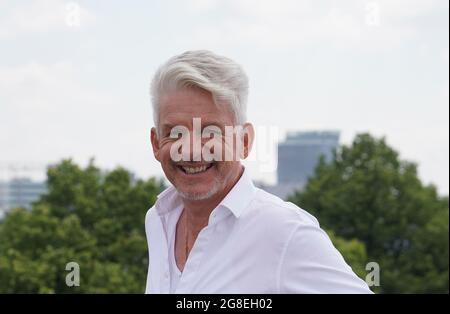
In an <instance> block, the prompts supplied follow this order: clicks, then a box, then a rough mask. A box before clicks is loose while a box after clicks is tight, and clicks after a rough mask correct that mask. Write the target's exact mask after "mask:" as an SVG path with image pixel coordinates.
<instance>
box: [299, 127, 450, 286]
mask: <svg viewBox="0 0 450 314" xmlns="http://www.w3.org/2000/svg"><path fill="white" fill-rule="evenodd" d="M290 201H292V202H294V203H296V204H298V205H299V206H301V207H303V208H305V209H307V210H308V211H310V212H311V213H312V214H314V215H316V216H317V218H318V219H319V221H320V222H321V224H322V225H323V226H324V227H325V228H327V229H328V230H332V231H333V232H334V233H335V234H336V235H337V236H339V237H341V238H343V239H346V240H352V239H357V240H359V241H361V242H362V243H364V245H365V248H366V250H367V256H368V261H374V262H377V263H379V265H380V269H381V281H380V284H381V286H380V288H378V290H377V291H379V292H385V293H405V292H409V293H448V291H449V288H448V287H449V286H448V247H449V246H448V245H449V244H448V240H449V231H448V223H449V220H448V219H449V218H448V212H449V207H448V198H443V197H440V196H439V195H438V194H437V191H436V188H435V187H434V186H432V185H431V186H426V185H424V184H422V183H421V181H420V179H419V178H418V175H417V166H416V165H415V164H413V163H410V162H407V161H403V160H400V159H399V156H398V153H397V152H396V151H395V150H393V149H392V148H391V147H389V146H388V145H387V144H386V142H385V140H384V139H375V138H373V137H371V136H370V135H368V134H361V135H358V136H357V137H356V139H355V140H354V142H353V143H352V145H351V146H343V147H341V148H340V149H338V150H337V151H336V152H335V154H334V158H333V160H332V161H330V162H329V163H327V162H325V160H324V158H322V159H321V160H320V162H319V163H318V165H317V167H316V170H315V173H314V175H313V176H312V177H311V178H309V180H308V183H307V185H306V187H305V189H304V190H303V191H302V192H297V193H295V194H294V195H292V196H291V197H290ZM346 254H350V253H346ZM346 254H343V255H344V257H346ZM350 264H351V263H350ZM352 266H354V267H355V266H357V267H360V265H352Z"/></svg>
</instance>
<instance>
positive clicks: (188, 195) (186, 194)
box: [177, 184, 220, 201]
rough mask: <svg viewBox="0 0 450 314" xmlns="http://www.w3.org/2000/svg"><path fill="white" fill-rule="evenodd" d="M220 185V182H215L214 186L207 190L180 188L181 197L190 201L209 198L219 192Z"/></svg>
mask: <svg viewBox="0 0 450 314" xmlns="http://www.w3.org/2000/svg"><path fill="white" fill-rule="evenodd" d="M219 189H220V185H219V184H213V185H212V187H210V188H209V189H206V190H197V191H195V189H193V190H183V189H178V188H177V190H178V193H180V195H181V197H182V198H184V199H187V200H190V201H202V200H207V199H209V198H211V197H212V196H214V195H215V194H216V193H217V192H219Z"/></svg>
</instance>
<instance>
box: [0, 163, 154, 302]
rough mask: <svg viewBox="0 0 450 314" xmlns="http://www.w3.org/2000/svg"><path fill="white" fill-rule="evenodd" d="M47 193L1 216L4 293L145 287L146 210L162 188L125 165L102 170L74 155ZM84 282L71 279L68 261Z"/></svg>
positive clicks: (56, 171)
mask: <svg viewBox="0 0 450 314" xmlns="http://www.w3.org/2000/svg"><path fill="white" fill-rule="evenodd" d="M47 185H48V192H47V193H46V194H45V195H43V196H42V197H41V199H40V200H39V201H38V202H36V203H35V204H33V206H32V209H31V210H26V209H23V208H17V209H14V210H12V211H10V212H9V213H8V214H7V215H6V216H5V217H4V218H3V219H2V220H1V221H0V292H3V293H17V292H21V293H79V292H92V293H108V292H112V293H142V292H143V291H144V290H145V278H146V273H147V265H148V252H147V244H146V243H147V242H146V239H145V232H144V217H145V213H146V211H147V210H148V208H150V207H151V206H152V205H153V204H154V202H155V200H156V195H157V194H158V193H159V192H160V191H161V190H162V188H163V184H162V182H160V181H156V180H155V179H149V180H147V181H143V180H135V179H134V178H133V176H132V175H131V173H129V172H128V171H126V170H125V169H123V168H117V169H115V170H113V171H111V172H104V173H102V172H101V171H100V170H99V169H98V168H96V167H95V166H94V164H93V161H91V162H90V163H89V165H88V166H87V167H86V168H85V169H82V168H80V167H79V166H77V165H76V164H74V163H73V162H72V161H71V160H64V161H62V162H61V163H59V164H57V165H55V166H53V167H50V168H49V169H48V172H47ZM69 262H76V263H78V265H79V267H80V277H81V278H80V286H78V287H77V286H73V287H69V286H67V285H66V276H67V274H68V271H66V269H65V267H66V264H67V263H69Z"/></svg>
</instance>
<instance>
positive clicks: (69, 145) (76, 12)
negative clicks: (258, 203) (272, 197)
mask: <svg viewBox="0 0 450 314" xmlns="http://www.w3.org/2000/svg"><path fill="white" fill-rule="evenodd" d="M448 6H449V2H448V1H446V0H348V1H345V2H344V1H333V0H321V1H312V0H292V1H291V0H283V1H266V0H227V1H220V0H184V1H133V2H130V3H127V5H125V4H124V3H123V2H119V1H96V2H93V1H81V0H79V1H65V0H35V1H6V0H0V56H1V58H0V292H2V293H18V292H26V293H89V292H92V293H121V292H127V293H142V292H143V291H144V286H145V278H146V272H147V264H148V258H147V257H148V254H147V244H146V240H145V233H144V225H143V223H144V215H145V213H146V211H147V209H148V208H150V207H151V206H152V204H153V203H154V201H155V198H156V195H157V194H158V193H159V192H160V191H161V190H162V189H163V188H164V187H166V186H167V185H168V182H167V181H166V180H165V179H164V175H163V173H162V171H161V168H160V166H159V164H158V163H157V162H156V160H154V158H153V153H152V151H151V146H150V142H149V132H150V128H151V127H152V126H153V118H152V112H151V104H150V97H149V84H150V80H151V77H152V74H153V73H154V71H155V70H156V68H157V67H158V66H159V65H160V64H161V63H163V62H164V61H165V60H167V59H168V58H169V57H171V56H173V55H175V54H179V53H181V52H184V51H186V50H191V49H208V50H212V51H214V52H216V53H218V54H222V55H225V56H227V57H230V58H232V59H234V60H235V61H237V62H238V63H240V64H241V65H242V66H243V67H244V69H245V70H246V72H247V74H248V76H249V79H250V95H249V104H248V117H249V120H250V121H251V122H253V123H254V124H255V127H256V147H255V149H254V151H253V152H252V155H251V156H250V158H249V160H247V161H245V166H246V167H247V168H248V169H249V171H250V174H251V176H252V177H253V179H254V180H255V183H256V184H257V185H258V186H259V187H261V188H263V189H265V190H267V191H269V192H272V193H274V194H276V195H278V196H279V197H281V198H283V199H285V200H289V201H292V202H294V203H296V204H298V205H299V206H300V207H302V208H304V209H305V210H307V211H309V212H311V213H312V214H314V215H315V216H316V217H317V218H318V219H319V221H320V222H321V225H322V227H323V228H324V229H325V230H327V232H328V233H329V235H330V237H331V238H332V240H333V242H334V244H335V245H336V246H337V247H338V249H339V250H340V251H341V253H342V254H343V255H344V258H345V259H346V260H347V262H348V263H349V264H350V265H351V266H352V268H353V269H354V270H355V272H356V273H357V274H358V275H359V276H361V278H363V279H364V278H366V276H367V274H368V273H369V271H370V270H369V269H367V268H366V266H367V265H368V263H371V262H375V263H377V264H378V265H379V267H380V275H381V278H380V283H379V285H375V286H373V287H372V289H373V290H374V291H376V292H379V293H448V290H449V288H448V237H449V234H448V223H449V220H448V219H449V218H448V208H449V207H448V191H449V177H448V175H449V120H448V119H449V105H448V103H449V72H448V71H449V39H448V38H449V8H448ZM150 249H151V248H150ZM69 262H76V263H77V264H78V265H79V266H80V274H81V279H80V285H79V286H67V284H66V281H65V279H66V275H67V274H68V271H67V270H66V269H65V267H66V265H67V263H69Z"/></svg>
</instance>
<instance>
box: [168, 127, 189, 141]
mask: <svg viewBox="0 0 450 314" xmlns="http://www.w3.org/2000/svg"><path fill="white" fill-rule="evenodd" d="M188 132H189V131H188V129H187V128H186V127H184V126H175V127H173V128H172V129H171V130H170V132H168V133H169V134H168V135H167V136H169V137H170V138H174V139H179V138H181V137H182V136H185V135H186V134H189V133H188Z"/></svg>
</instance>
